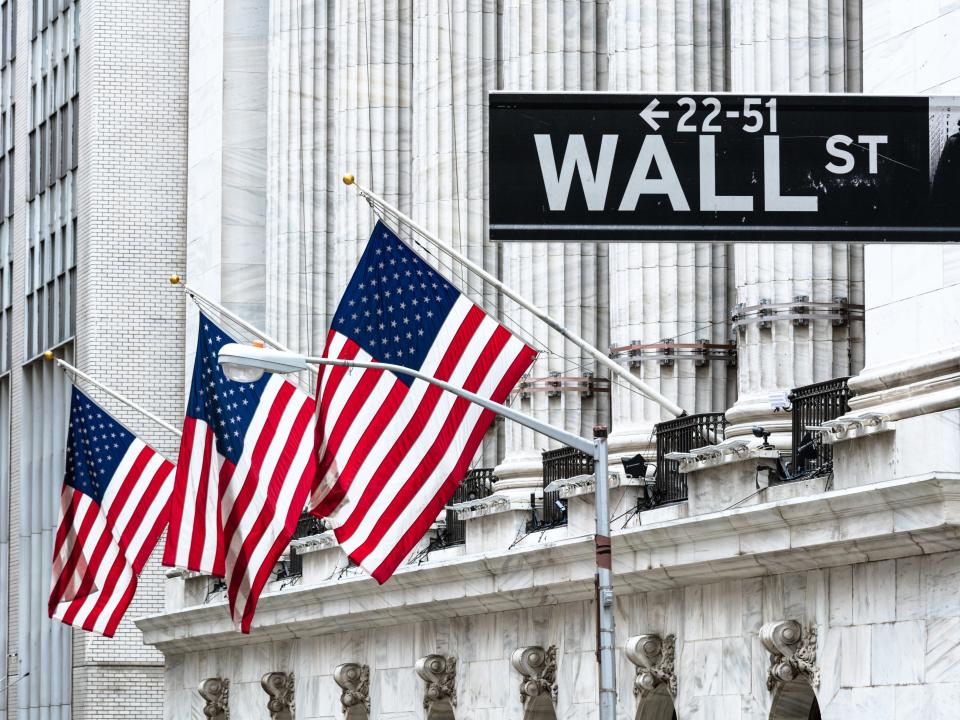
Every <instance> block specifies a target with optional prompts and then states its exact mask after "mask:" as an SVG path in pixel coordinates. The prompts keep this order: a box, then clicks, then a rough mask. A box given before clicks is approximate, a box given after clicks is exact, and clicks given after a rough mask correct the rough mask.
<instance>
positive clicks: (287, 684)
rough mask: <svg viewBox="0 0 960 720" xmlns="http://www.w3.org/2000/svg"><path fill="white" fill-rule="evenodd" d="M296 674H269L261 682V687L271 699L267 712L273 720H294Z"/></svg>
mask: <svg viewBox="0 0 960 720" xmlns="http://www.w3.org/2000/svg"><path fill="white" fill-rule="evenodd" d="M293 683H294V674H293V673H292V672H291V673H285V672H269V673H267V674H266V675H264V676H263V678H262V679H261V680H260V686H261V687H262V688H263V691H264V692H265V693H266V694H267V695H268V696H269V697H270V699H269V700H268V701H267V710H269V711H270V718H271V720H293V717H294V712H295V709H296V708H295V704H294V695H293Z"/></svg>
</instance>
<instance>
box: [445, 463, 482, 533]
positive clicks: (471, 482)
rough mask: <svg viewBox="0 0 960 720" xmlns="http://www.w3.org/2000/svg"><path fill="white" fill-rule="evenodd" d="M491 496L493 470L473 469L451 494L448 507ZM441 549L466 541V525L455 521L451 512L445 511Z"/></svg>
mask: <svg viewBox="0 0 960 720" xmlns="http://www.w3.org/2000/svg"><path fill="white" fill-rule="evenodd" d="M492 494H493V468H474V469H473V470H471V471H469V472H468V473H467V476H466V477H465V478H464V479H463V482H462V483H460V487H458V488H457V490H456V492H454V493H453V498H452V499H451V500H450V505H456V504H457V503H464V502H470V501H471V500H479V499H481V498H485V497H489V496H490V495H492ZM441 539H442V544H441V545H442V547H449V546H451V545H463V543H465V542H466V541H467V534H466V523H465V522H464V521H463V520H458V519H457V514H456V513H455V512H454V511H453V510H447V523H446V527H445V528H444V530H443V535H442V536H441Z"/></svg>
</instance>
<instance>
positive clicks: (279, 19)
mask: <svg viewBox="0 0 960 720" xmlns="http://www.w3.org/2000/svg"><path fill="white" fill-rule="evenodd" d="M270 8H271V9H270V57H269V73H270V79H269V99H268V114H267V126H268V132H267V138H268V147H267V155H268V157H267V222H266V233H267V242H266V264H267V273H266V274H267V297H266V301H267V313H266V315H267V332H269V333H270V334H272V335H273V336H274V337H276V338H277V339H278V340H280V341H281V342H283V343H285V344H287V345H289V346H290V347H293V348H295V349H297V350H300V351H302V352H308V353H312V352H314V351H316V350H318V348H320V347H322V343H323V337H324V335H325V332H326V329H327V325H328V311H329V310H330V306H331V302H334V298H333V297H332V296H333V294H335V290H334V288H332V287H331V285H332V283H331V282H330V280H331V278H330V272H331V269H332V256H333V253H332V252H331V249H330V246H329V245H328V243H327V242H326V231H327V225H328V219H329V216H330V213H329V208H330V204H329V200H328V196H327V192H326V190H327V188H328V187H330V186H331V184H332V183H335V182H336V180H335V176H336V168H334V167H332V163H331V152H330V148H329V138H330V122H329V119H328V112H329V109H330V107H331V104H332V102H331V98H330V95H329V89H328V83H327V70H328V68H327V56H328V52H329V49H330V44H331V38H330V21H331V18H330V16H329V15H328V3H326V2H324V1H323V0H294V1H293V2H289V3H273V4H271V6H270ZM334 187H336V185H334Z"/></svg>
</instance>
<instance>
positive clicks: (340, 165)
mask: <svg viewBox="0 0 960 720" xmlns="http://www.w3.org/2000/svg"><path fill="white" fill-rule="evenodd" d="M335 7H336V9H335V11H334V13H335V17H333V18H332V21H333V22H332V25H333V27H334V28H335V29H334V31H333V33H334V36H335V38H336V42H335V43H334V46H333V49H332V52H331V53H330V56H331V57H332V63H333V66H332V67H331V68H330V72H329V75H328V80H327V82H329V83H330V90H329V92H330V93H331V107H330V113H331V127H332V128H333V130H332V137H331V142H332V145H333V147H334V152H333V153H332V161H333V167H334V175H335V178H334V180H335V181H333V182H328V183H327V188H326V191H327V193H328V194H329V195H330V196H331V200H330V202H331V205H332V206H333V208H334V214H333V217H332V219H331V221H330V222H329V223H328V234H327V242H328V243H329V246H330V248H331V249H332V253H333V271H332V279H333V283H334V288H335V291H334V296H335V297H333V303H334V305H335V304H336V302H337V301H338V300H339V295H340V293H341V292H342V291H343V288H345V287H346V285H347V282H348V281H349V279H350V276H351V275H352V274H353V271H354V269H355V268H356V265H357V261H358V260H359V258H360V254H361V253H362V252H363V248H364V247H365V246H366V243H367V240H368V239H369V238H370V232H371V230H373V225H374V223H375V222H376V216H375V215H374V213H373V212H372V211H371V210H370V207H369V206H368V205H367V203H366V202H365V201H363V200H361V199H359V198H358V196H357V194H356V192H355V191H354V190H353V189H351V188H346V187H344V185H343V184H342V183H341V182H340V180H339V178H340V176H341V175H342V174H343V173H344V172H352V173H354V174H355V175H356V177H357V180H358V181H359V182H360V183H361V184H363V185H365V186H367V187H369V188H370V189H371V190H373V191H374V192H376V193H377V194H378V195H380V196H381V197H382V198H383V199H384V200H386V201H387V202H389V203H391V204H392V205H394V206H396V207H398V208H399V209H400V210H401V211H403V212H405V213H409V212H410V166H411V165H410V160H411V154H410V146H411V113H410V94H411V79H412V72H413V52H412V42H411V39H412V32H413V15H412V7H411V3H410V1H409V0H381V2H370V1H369V0H368V1H367V2H342V3H335ZM387 221H388V222H389V223H390V224H391V225H396V222H395V221H393V220H392V219H391V218H389V217H388V218H387ZM333 309H334V308H333V307H331V312H332V310H333Z"/></svg>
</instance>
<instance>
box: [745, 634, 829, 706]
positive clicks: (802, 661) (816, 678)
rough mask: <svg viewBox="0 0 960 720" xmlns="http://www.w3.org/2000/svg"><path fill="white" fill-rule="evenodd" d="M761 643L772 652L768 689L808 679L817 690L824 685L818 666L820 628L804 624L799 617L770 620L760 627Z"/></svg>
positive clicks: (771, 689)
mask: <svg viewBox="0 0 960 720" xmlns="http://www.w3.org/2000/svg"><path fill="white" fill-rule="evenodd" d="M760 642H762V643H763V646H764V647H765V648H766V649H767V652H769V653H770V669H769V670H768V671H767V690H770V691H771V692H773V691H774V690H775V689H776V688H777V687H778V686H779V685H781V684H782V683H787V682H790V681H792V680H797V679H798V678H805V679H806V680H807V682H809V683H810V685H811V687H813V688H814V689H816V688H819V687H820V668H819V667H817V664H816V663H817V629H816V628H815V627H812V626H811V627H809V628H807V630H806V632H804V630H803V627H802V626H801V625H800V623H798V622H797V621H796V620H781V621H779V622H772V623H767V624H766V625H764V626H763V627H762V628H760Z"/></svg>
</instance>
